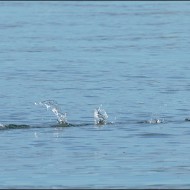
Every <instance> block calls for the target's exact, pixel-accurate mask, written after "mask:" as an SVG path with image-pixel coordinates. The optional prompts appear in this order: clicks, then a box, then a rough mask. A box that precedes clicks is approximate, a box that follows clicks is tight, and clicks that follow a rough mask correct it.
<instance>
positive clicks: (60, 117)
mask: <svg viewBox="0 0 190 190" xmlns="http://www.w3.org/2000/svg"><path fill="white" fill-rule="evenodd" d="M35 105H40V106H45V107H46V108H47V110H49V109H51V111H52V112H53V113H54V114H55V116H56V117H57V121H58V123H59V124H68V123H67V116H66V114H67V113H66V112H65V113H64V114H63V113H61V109H60V107H59V106H58V104H57V102H56V101H54V100H45V101H42V102H39V103H35Z"/></svg>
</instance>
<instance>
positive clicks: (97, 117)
mask: <svg viewBox="0 0 190 190" xmlns="http://www.w3.org/2000/svg"><path fill="white" fill-rule="evenodd" d="M101 107H102V105H100V107H99V108H97V109H95V110H94V122H95V124H96V125H105V124H106V123H107V118H108V115H107V113H106V111H105V110H104V109H102V108H101Z"/></svg>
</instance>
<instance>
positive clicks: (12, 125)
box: [0, 124, 30, 130]
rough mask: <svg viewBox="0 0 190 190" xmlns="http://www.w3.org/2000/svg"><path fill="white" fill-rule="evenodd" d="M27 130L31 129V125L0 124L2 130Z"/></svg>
mask: <svg viewBox="0 0 190 190" xmlns="http://www.w3.org/2000/svg"><path fill="white" fill-rule="evenodd" d="M27 128H30V125H17V124H8V125H3V124H0V130H4V129H27Z"/></svg>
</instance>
